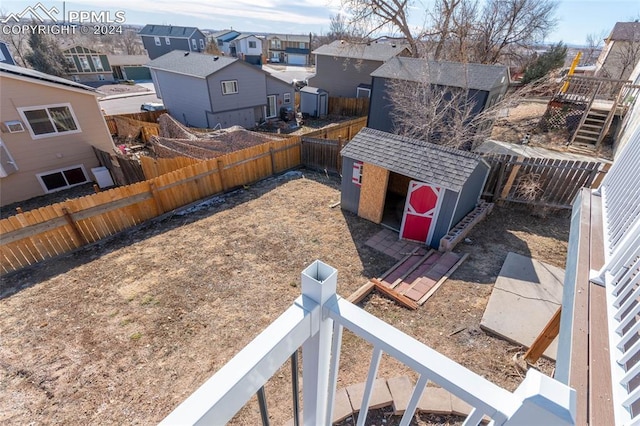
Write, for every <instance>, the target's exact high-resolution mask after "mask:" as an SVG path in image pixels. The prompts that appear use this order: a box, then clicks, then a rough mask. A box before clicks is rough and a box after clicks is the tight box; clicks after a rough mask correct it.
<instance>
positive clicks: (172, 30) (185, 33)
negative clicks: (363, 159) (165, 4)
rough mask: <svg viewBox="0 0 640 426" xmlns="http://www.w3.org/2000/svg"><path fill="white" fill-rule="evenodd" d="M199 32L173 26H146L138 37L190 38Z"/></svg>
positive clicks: (194, 28)
mask: <svg viewBox="0 0 640 426" xmlns="http://www.w3.org/2000/svg"><path fill="white" fill-rule="evenodd" d="M196 31H200V30H198V28H196V27H179V26H173V25H152V24H148V25H145V26H144V28H142V29H141V30H140V32H139V33H138V35H141V36H158V37H174V38H189V37H191V36H192V35H193V33H195V32H196Z"/></svg>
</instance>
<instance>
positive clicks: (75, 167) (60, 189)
mask: <svg viewBox="0 0 640 426" xmlns="http://www.w3.org/2000/svg"><path fill="white" fill-rule="evenodd" d="M71 169H82V173H83V174H84V178H85V181H84V182H78V183H74V184H71V185H69V184H68V182H67V186H61V187H60V188H56V189H48V188H47V185H45V183H44V180H43V179H42V176H46V175H52V174H54V173H62V177H64V179H65V181H66V180H67V178H66V177H65V176H64V173H63V172H64V171H66V170H71ZM36 178H37V179H38V182H40V186H42V189H43V190H44V192H45V193H46V194H50V193H52V192H58V191H62V190H64V189H69V188H73V187H74V186H78V185H82V184H85V183H87V182H90V180H89V175H88V174H87V170H86V169H85V168H84V165H82V164H76V165H75V166H67V167H63V168H61V169H55V170H47V171H46V172H42V173H36Z"/></svg>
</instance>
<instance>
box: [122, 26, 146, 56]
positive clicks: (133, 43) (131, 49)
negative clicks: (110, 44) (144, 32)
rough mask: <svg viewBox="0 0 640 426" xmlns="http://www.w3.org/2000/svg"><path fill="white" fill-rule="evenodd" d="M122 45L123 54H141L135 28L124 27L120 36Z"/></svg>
mask: <svg viewBox="0 0 640 426" xmlns="http://www.w3.org/2000/svg"><path fill="white" fill-rule="evenodd" d="M120 41H121V42H122V47H123V51H124V54H125V55H140V54H142V51H143V49H142V46H141V45H140V44H141V43H140V39H139V38H138V32H137V31H136V30H135V29H126V30H124V33H123V34H122V36H121V37H120Z"/></svg>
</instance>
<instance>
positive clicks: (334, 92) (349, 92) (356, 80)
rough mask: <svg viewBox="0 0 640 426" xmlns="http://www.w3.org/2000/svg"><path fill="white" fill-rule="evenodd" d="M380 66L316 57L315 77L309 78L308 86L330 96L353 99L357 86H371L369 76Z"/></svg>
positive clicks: (329, 57) (376, 63)
mask: <svg viewBox="0 0 640 426" xmlns="http://www.w3.org/2000/svg"><path fill="white" fill-rule="evenodd" d="M382 64H383V62H382V61H366V60H359V59H349V58H338V57H333V56H325V55H317V57H316V75H315V76H313V77H310V78H309V86H312V87H319V88H321V89H325V90H327V91H329V92H330V93H331V96H335V97H344V98H355V97H356V89H357V87H358V85H359V84H371V76H370V74H371V73H372V72H374V71H375V70H376V69H378V68H379V67H380V66H381V65H382Z"/></svg>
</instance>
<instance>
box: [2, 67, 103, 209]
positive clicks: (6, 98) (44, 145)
mask: <svg viewBox="0 0 640 426" xmlns="http://www.w3.org/2000/svg"><path fill="white" fill-rule="evenodd" d="M0 85H1V86H2V98H1V100H0V113H1V114H0V115H1V116H2V121H9V120H20V121H22V118H21V117H20V114H19V113H18V110H17V108H22V107H33V106H45V105H52V104H60V103H69V104H71V108H72V109H73V113H74V115H75V117H76V119H77V122H78V125H79V126H80V129H81V130H82V131H81V132H79V133H72V134H65V135H60V136H53V137H46V138H41V139H36V140H34V139H32V138H31V135H30V133H29V131H28V124H27V123H24V126H25V131H24V132H20V133H3V134H2V136H1V137H2V142H3V144H4V145H5V147H6V149H7V150H8V151H9V153H10V154H11V156H12V157H13V159H14V161H15V163H16V165H17V166H18V170H17V171H16V172H15V173H13V174H10V175H9V176H7V177H5V178H1V179H0V187H1V188H2V190H1V191H0V205H6V204H10V203H14V202H17V201H22V200H26V199H29V198H32V197H36V196H39V195H43V194H44V193H45V191H44V190H43V188H42V186H41V185H40V183H39V181H38V179H37V178H36V174H37V173H43V172H47V171H51V170H56V169H61V168H65V167H70V166H76V165H79V164H81V165H83V166H84V168H85V171H86V172H87V178H88V179H89V180H92V179H93V176H92V175H91V168H92V167H97V166H98V165H99V163H98V160H97V159H96V157H95V154H94V152H93V148H92V147H93V146H95V147H96V148H98V149H101V150H103V151H106V152H113V150H114V149H115V146H114V145H113V141H112V140H111V135H110V134H109V130H108V129H107V126H106V124H105V121H104V118H103V117H102V113H101V112H100V107H99V105H98V102H97V100H96V97H95V96H94V95H93V94H91V93H88V92H87V93H86V94H83V93H79V92H76V91H73V90H66V89H63V88H55V87H51V86H47V85H43V84H39V83H35V82H27V81H20V80H16V79H13V78H6V77H2V78H0Z"/></svg>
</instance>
